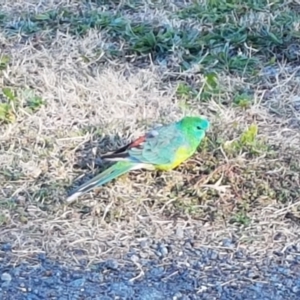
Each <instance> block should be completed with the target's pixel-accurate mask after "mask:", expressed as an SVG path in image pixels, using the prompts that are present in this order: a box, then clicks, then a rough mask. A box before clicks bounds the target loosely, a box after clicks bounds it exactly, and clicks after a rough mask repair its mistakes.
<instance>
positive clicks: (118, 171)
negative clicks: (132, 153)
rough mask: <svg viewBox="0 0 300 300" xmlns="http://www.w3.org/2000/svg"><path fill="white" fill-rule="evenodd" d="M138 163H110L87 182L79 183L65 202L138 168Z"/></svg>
mask: <svg viewBox="0 0 300 300" xmlns="http://www.w3.org/2000/svg"><path fill="white" fill-rule="evenodd" d="M139 168H140V166H139V164H136V163H131V162H128V161H126V162H125V161H120V162H117V163H115V164H114V165H112V166H111V167H110V168H108V169H107V170H105V171H103V172H102V173H100V174H99V175H97V176H95V177H94V178H92V179H91V180H89V181H88V182H86V183H84V184H83V185H81V186H80V187H79V188H78V189H77V190H76V191H75V192H74V193H73V194H71V195H70V196H69V197H68V198H67V200H66V202H67V203H70V202H73V201H74V200H76V199H77V198H78V197H79V196H81V195H83V194H86V193H88V192H90V191H91V190H93V189H94V188H95V187H99V186H101V185H103V184H105V183H107V182H109V181H111V180H113V179H114V178H116V177H119V176H121V175H123V174H125V173H127V172H129V171H131V170H134V169H139Z"/></svg>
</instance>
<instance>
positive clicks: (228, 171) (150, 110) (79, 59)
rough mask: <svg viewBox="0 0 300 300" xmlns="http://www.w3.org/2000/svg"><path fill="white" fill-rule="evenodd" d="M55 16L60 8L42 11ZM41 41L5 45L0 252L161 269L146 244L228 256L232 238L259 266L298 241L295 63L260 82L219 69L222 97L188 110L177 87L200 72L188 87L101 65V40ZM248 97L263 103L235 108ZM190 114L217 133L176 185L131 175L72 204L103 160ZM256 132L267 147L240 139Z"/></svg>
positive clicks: (20, 8)
mask: <svg viewBox="0 0 300 300" xmlns="http://www.w3.org/2000/svg"><path fill="white" fill-rule="evenodd" d="M1 2H2V4H3V6H2V11H3V12H5V13H6V14H7V15H10V16H11V14H12V13H14V14H18V13H21V12H24V11H30V10H34V9H35V6H34V4H35V2H36V1H31V3H29V2H27V3H26V5H23V1H22V2H21V1H20V2H19V3H18V1H14V4H11V1H4V2H3V0H2V1H1ZM66 2H67V1H66ZM47 5H48V4H47ZM60 5H61V4H60ZM50 6H54V7H55V2H53V3H52V4H49V5H48V6H46V7H42V6H41V7H40V8H39V9H40V10H46V9H48V8H49V7H50ZM153 11H155V10H153ZM160 13H162V12H161V11H160ZM150 19H151V18H150ZM44 34H45V36H47V34H46V33H45V32H44V31H43V32H41V33H40V34H36V35H35V36H34V37H31V38H28V39H27V38H26V39H25V40H24V38H21V35H19V36H18V35H17V36H15V35H14V36H13V37H12V36H9V35H7V34H4V33H0V43H1V44H2V49H3V53H5V55H7V56H8V57H9V59H10V63H9V64H7V65H6V66H5V68H3V70H2V71H1V77H0V91H1V89H2V93H3V89H4V88H9V89H11V90H13V91H14V92H15V97H16V99H17V100H14V101H12V103H15V104H12V107H11V109H10V116H11V119H10V118H8V119H7V120H5V121H9V122H4V121H3V122H2V123H1V125H0V134H1V139H0V161H1V163H0V180H1V182H2V184H1V188H0V198H1V199H0V208H1V211H0V230H1V234H0V243H8V242H9V243H11V244H12V246H13V254H14V259H15V262H18V261H20V260H27V259H30V258H31V257H32V255H33V254H36V253H41V252H46V253H47V254H48V255H49V256H50V257H53V258H56V259H59V260H61V261H67V262H79V261H81V260H84V261H85V262H87V263H88V264H92V263H94V262H97V261H101V260H103V259H105V258H107V257H120V258H122V257H123V255H124V254H126V253H127V252H128V250H129V249H136V251H137V252H141V251H142V252H143V251H144V252H145V253H143V255H144V256H145V257H151V255H152V253H151V250H150V249H148V250H147V251H145V250H141V248H140V247H139V245H140V242H141V241H142V240H144V239H153V240H158V239H167V240H174V245H179V246H180V244H181V243H182V242H183V240H184V239H185V238H192V239H194V241H195V243H198V246H206V247H222V240H223V239H224V238H225V237H231V238H232V239H234V240H235V241H236V243H237V245H238V247H244V248H247V249H248V250H251V251H252V252H255V253H257V254H258V255H259V254H261V253H265V252H266V251H274V250H278V249H283V248H284V247H286V246H287V245H289V244H290V243H295V242H297V240H299V230H298V224H299V220H300V219H299V211H298V210H299V209H300V206H299V204H300V202H299V200H300V198H299V196H300V189H299V171H300V161H299V160H300V151H299V145H300V133H299V118H300V111H299V96H298V95H299V89H300V86H299V72H298V70H297V68H295V67H293V64H288V63H287V64H283V63H282V62H280V61H277V63H276V68H273V69H272V72H273V73H270V72H269V73H268V72H267V73H266V71H264V72H265V73H264V75H263V77H260V82H259V84H257V82H254V81H249V78H247V77H245V76H244V74H237V73H235V74H230V73H228V72H226V71H222V72H221V71H220V72H219V76H218V88H219V93H218V94H217V95H215V96H213V97H210V98H209V99H208V100H207V101H205V102H201V101H200V100H199V99H195V98H194V99H189V100H188V101H183V99H182V98H180V97H178V94H177V92H176V91H177V85H178V82H179V81H178V80H179V79H180V81H181V82H182V81H185V80H186V81H192V85H200V86H201V85H203V82H205V76H204V75H203V74H202V73H199V72H198V71H197V70H195V69H190V70H187V71H182V72H181V74H180V76H179V74H178V72H177V71H175V70H174V69H172V68H168V67H166V66H159V65H157V64H155V63H144V64H143V66H142V67H140V62H138V63H135V62H130V60H127V62H126V61H125V60H124V59H117V58H116V59H111V58H107V59H104V61H103V57H105V55H104V54H101V53H100V52H97V50H98V49H99V47H100V48H101V47H104V46H105V45H106V44H107V43H108V40H107V39H108V35H107V33H106V32H99V31H98V30H96V29H90V30H88V32H87V33H86V34H85V35H84V36H81V37H78V36H74V35H71V34H68V33H63V32H57V33H56V34H55V36H54V37H53V38H52V40H49V39H48V36H47V39H46V38H45V36H44ZM96 52H97V53H98V54H99V53H100V54H99V55H98V56H97V55H94V53H96ZM0 57H1V55H0ZM2 57H4V56H2ZM86 57H89V58H90V59H89V60H88V61H87V60H86V59H85V58H86ZM0 66H1V64H0ZM274 70H276V71H274ZM261 72H263V71H261ZM178 78H179V79H178ZM241 87H242V88H243V89H251V90H252V91H253V95H252V99H253V101H251V104H250V105H247V107H246V108H243V107H241V106H238V105H234V103H232V98H233V96H234V95H235V94H236V93H237V91H238V90H240V88H241ZM36 97H37V98H36ZM2 98H3V99H4V96H3V97H2ZM32 99H33V100H34V99H42V100H43V101H42V102H39V101H38V102H36V100H34V101H33V100H32ZM0 101H1V94H0ZM28 103H29V104H28ZM34 105H35V106H34ZM33 106H34V108H35V109H32V108H33ZM185 114H204V115H206V116H208V118H209V119H210V120H211V122H212V129H211V131H210V132H209V135H208V139H207V140H206V142H205V143H204V144H203V145H202V147H201V149H200V151H199V153H198V154H197V155H196V156H195V157H194V158H193V159H191V160H190V161H189V162H187V163H186V164H185V165H183V166H181V167H180V168H179V169H177V170H174V171H173V172H170V173H162V174H155V173H150V172H134V173H132V174H130V175H129V176H122V177H121V178H120V179H118V180H117V181H115V182H113V183H110V184H108V185H106V186H105V187H103V188H101V189H100V190H98V191H96V192H95V193H91V194H89V195H87V196H86V197H83V198H81V199H79V200H78V201H77V202H76V203H74V204H72V205H70V206H66V205H65V204H64V199H65V198H66V195H67V191H68V190H69V188H70V187H71V186H72V184H73V182H74V180H76V179H77V178H78V177H79V176H82V175H83V174H88V176H90V175H91V174H92V173H95V172H99V169H98V166H97V163H95V162H97V159H96V158H97V154H99V153H105V152H106V151H110V150H113V149H115V148H116V147H118V146H120V145H122V144H124V143H125V142H128V141H129V140H131V139H132V138H134V137H137V136H139V135H140V134H141V133H143V132H144V130H146V129H147V128H149V126H151V125H152V124H155V123H161V122H171V121H174V120H176V119H178V118H180V117H182V116H183V115H185ZM251 124H256V125H257V128H258V135H257V136H255V137H254V139H253V140H252V139H251V138H250V139H248V140H247V139H246V140H245V139H244V140H242V139H241V136H243V133H245V132H246V133H247V132H249V130H248V128H249V126H250V125H251ZM247 130H248V131H247ZM238 141H239V142H238ZM181 230H183V235H181V234H180V232H181Z"/></svg>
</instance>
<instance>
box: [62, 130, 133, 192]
mask: <svg viewBox="0 0 300 300" xmlns="http://www.w3.org/2000/svg"><path fill="white" fill-rule="evenodd" d="M129 142H130V140H128V139H126V138H122V137H120V136H119V135H104V136H99V135H97V134H95V135H93V136H92V138H91V139H90V140H89V141H87V142H85V143H83V144H82V145H81V146H80V147H78V148H77V149H76V151H75V163H74V164H73V169H74V170H75V171H76V173H78V176H75V178H74V180H73V182H72V184H71V186H69V187H67V194H68V195H70V194H71V193H72V192H74V191H75V190H76V189H77V188H78V187H79V186H80V185H82V184H83V183H85V182H87V181H88V180H90V179H91V178H92V177H94V176H95V175H97V174H99V173H100V172H102V171H103V170H104V169H106V168H108V167H109V166H110V165H112V163H110V162H104V161H103V160H102V159H101V156H102V155H104V154H107V153H111V152H114V151H116V150H117V149H119V148H121V147H123V146H125V145H126V144H128V143H129Z"/></svg>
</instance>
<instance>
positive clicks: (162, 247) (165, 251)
mask: <svg viewBox="0 0 300 300" xmlns="http://www.w3.org/2000/svg"><path fill="white" fill-rule="evenodd" d="M158 252H159V253H158V254H159V256H163V257H165V256H167V255H168V253H169V251H168V248H167V247H166V246H165V245H160V246H159V247H158Z"/></svg>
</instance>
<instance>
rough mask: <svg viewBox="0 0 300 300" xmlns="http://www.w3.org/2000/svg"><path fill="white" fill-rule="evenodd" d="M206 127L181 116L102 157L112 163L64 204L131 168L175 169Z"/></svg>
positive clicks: (195, 119) (203, 121)
mask: <svg viewBox="0 0 300 300" xmlns="http://www.w3.org/2000/svg"><path fill="white" fill-rule="evenodd" d="M208 128H209V121H208V120H207V119H206V118H203V117H185V118H183V119H181V120H180V121H178V122H176V123H172V124H169V125H165V126H161V127H158V128H155V129H153V130H152V131H150V132H148V133H147V134H146V135H145V136H143V137H140V138H139V139H137V140H135V141H133V142H132V143H130V144H129V145H127V146H125V147H123V148H121V149H119V150H117V151H116V152H114V153H113V154H111V155H106V156H104V157H103V159H104V160H109V161H116V163H115V164H114V165H112V166H111V167H110V168H108V169H107V170H105V171H104V172H102V173H101V174H99V175H97V176H96V177H94V178H93V179H91V180H90V181H88V182H87V183H85V184H83V185H82V186H81V187H79V188H78V189H77V191H75V192H74V193H73V194H72V195H71V196H70V197H69V198H68V199H67V202H72V201H73V200H75V199H76V198H77V197H79V196H80V195H82V194H85V193H87V192H89V191H91V190H92V189H94V188H95V187H99V186H101V185H103V184H105V183H107V182H109V181H111V180H112V179H114V178H116V177H118V176H120V175H122V174H125V173H127V172H129V171H131V170H134V169H141V168H143V169H149V170H153V169H159V170H166V171H168V170H171V169H173V168H175V167H177V166H178V165H179V164H181V163H182V162H184V161H185V160H187V159H188V158H189V157H190V156H192V155H193V154H194V153H195V151H196V150H197V147H198V146H199V144H200V142H201V140H202V139H203V138H204V136H205V132H206V131H207V130H208Z"/></svg>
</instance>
